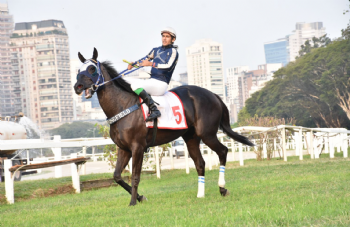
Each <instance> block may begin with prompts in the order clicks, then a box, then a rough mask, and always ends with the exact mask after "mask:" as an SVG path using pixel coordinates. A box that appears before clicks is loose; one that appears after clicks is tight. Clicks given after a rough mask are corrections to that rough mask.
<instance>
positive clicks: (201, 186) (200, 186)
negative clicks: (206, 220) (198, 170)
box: [197, 176, 205, 198]
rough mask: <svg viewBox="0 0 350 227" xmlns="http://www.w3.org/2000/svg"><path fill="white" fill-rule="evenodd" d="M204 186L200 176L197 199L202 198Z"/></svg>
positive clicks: (203, 179) (202, 178) (203, 180)
mask: <svg viewBox="0 0 350 227" xmlns="http://www.w3.org/2000/svg"><path fill="white" fill-rule="evenodd" d="M204 185H205V178H204V177H202V176H198V194H197V197H198V198H204Z"/></svg>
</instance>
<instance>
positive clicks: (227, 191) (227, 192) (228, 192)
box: [223, 189, 230, 197]
mask: <svg viewBox="0 0 350 227" xmlns="http://www.w3.org/2000/svg"><path fill="white" fill-rule="evenodd" d="M229 195H230V191H229V190H227V189H226V194H225V195H223V196H224V197H226V196H229Z"/></svg>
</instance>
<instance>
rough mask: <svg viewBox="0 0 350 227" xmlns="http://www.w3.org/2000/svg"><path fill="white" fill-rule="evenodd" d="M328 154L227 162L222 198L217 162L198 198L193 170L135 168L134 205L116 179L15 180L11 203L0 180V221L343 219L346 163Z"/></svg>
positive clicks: (295, 222)
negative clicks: (85, 185) (137, 198)
mask: <svg viewBox="0 0 350 227" xmlns="http://www.w3.org/2000/svg"><path fill="white" fill-rule="evenodd" d="M336 155H337V157H336V158H335V159H333V160H330V159H329V158H328V157H327V155H323V156H322V157H321V159H318V160H309V157H308V156H304V161H298V158H297V157H288V162H287V163H285V162H283V161H282V160H271V161H261V162H257V161H255V160H246V161H245V166H244V167H239V166H238V163H237V162H235V163H228V165H227V169H226V188H227V189H229V190H230V193H231V195H230V196H229V197H221V196H220V193H219V188H218V186H217V181H218V175H219V173H218V169H215V170H212V171H208V170H207V171H206V185H205V186H206V189H205V192H206V195H205V198H202V199H198V198H196V195H197V174H196V171H195V170H194V169H191V173H190V174H188V175H187V174H185V170H174V171H163V172H162V178H161V179H160V180H158V179H156V177H155V176H153V175H142V179H141V183H140V187H139V192H140V194H143V195H145V196H146V197H147V198H148V202H146V203H142V204H138V205H137V206H135V207H128V204H129V202H130V195H129V194H127V193H126V192H125V191H124V189H122V188H121V187H119V186H118V187H111V188H104V189H98V190H92V191H84V192H82V193H81V194H70V193H72V190H70V189H69V187H67V185H69V184H70V181H71V178H69V177H68V178H61V179H49V180H42V181H24V182H16V183H15V200H16V202H15V204H13V205H6V204H4V201H5V200H4V184H3V183H1V184H0V196H1V201H2V204H0V226H350V183H349V180H350V171H349V170H350V166H349V164H350V162H349V159H344V158H341V156H342V154H341V153H337V154H336ZM110 177H111V175H110V174H99V175H89V176H82V177H81V179H82V180H89V179H100V178H110ZM61 193H68V194H61ZM57 194H58V195H57ZM37 197H38V198H37Z"/></svg>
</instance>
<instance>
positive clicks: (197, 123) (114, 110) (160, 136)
mask: <svg viewBox="0 0 350 227" xmlns="http://www.w3.org/2000/svg"><path fill="white" fill-rule="evenodd" d="M78 57H79V59H80V61H81V62H82V63H83V65H82V67H81V68H80V70H79V73H78V76H77V82H76V83H75V85H74V90H75V93H76V94H78V95H80V94H82V93H83V92H84V91H85V95H86V96H85V97H86V98H91V97H92V95H94V94H95V93H97V97H98V100H99V102H100V106H101V108H102V109H103V111H104V113H105V114H106V116H107V118H112V117H113V116H115V115H116V114H118V113H120V112H122V111H123V110H125V109H127V108H129V107H130V106H132V105H135V104H139V103H140V101H139V98H138V96H137V95H136V94H135V93H134V92H133V91H132V89H131V87H130V84H129V83H127V82H126V81H125V80H124V79H123V78H122V77H120V75H119V74H118V72H117V71H116V70H115V68H114V67H113V66H112V64H111V63H110V62H109V61H104V62H101V63H100V62H99V61H98V60H97V58H98V51H97V50H96V48H94V51H93V56H92V58H91V59H85V58H84V57H83V55H81V54H80V52H79V53H78ZM96 72H99V74H100V75H99V77H100V79H101V81H105V82H104V83H103V85H102V86H98V85H97V86H98V89H96V88H97V86H96V84H95V83H99V82H98V81H99V80H100V79H98V81H97V82H96V79H94V76H96ZM112 80H113V81H112ZM171 91H172V92H174V93H175V94H176V95H177V96H178V97H179V98H180V99H181V100H182V102H183V107H184V112H185V117H186V121H187V126H188V128H187V129H181V130H169V129H158V132H157V134H156V137H155V140H154V143H152V142H153V141H152V134H153V130H155V129H154V128H147V127H146V124H145V120H144V118H143V113H142V111H141V110H140V109H138V110H136V111H134V112H132V113H131V114H129V115H127V116H126V117H124V118H122V119H120V120H119V121H117V122H116V123H114V124H112V125H111V126H110V138H111V139H112V141H113V142H114V143H115V144H116V145H117V146H118V147H119V151H118V159H117V163H116V167H115V171H114V175H113V178H114V180H115V181H116V183H117V184H119V185H120V186H122V187H123V188H124V189H125V190H126V191H127V192H129V193H130V194H131V200H130V204H129V205H130V206H133V205H136V204H137V201H139V202H142V201H145V200H147V198H146V197H145V196H143V195H139V194H138V185H139V182H140V175H141V170H142V161H143V155H144V153H145V152H146V151H147V149H148V148H149V147H150V146H157V145H161V144H165V143H169V142H171V141H173V140H175V139H177V138H179V137H182V138H183V139H184V141H185V143H186V145H187V148H188V152H189V156H190V157H191V158H192V160H193V161H194V164H195V167H196V170H197V173H198V194H197V197H204V194H205V193H204V181H205V180H204V176H205V161H204V159H203V157H202V154H201V152H200V149H199V147H200V142H201V140H202V141H203V142H204V143H205V144H206V145H207V146H208V147H209V148H210V149H212V150H213V151H215V152H216V153H217V155H218V156H219V160H220V172H219V182H218V184H219V192H220V194H221V195H222V196H227V195H229V191H228V190H227V189H226V188H225V178H224V173H225V165H226V158H227V153H228V148H227V147H226V146H224V145H223V144H222V143H220V141H219V140H218V138H217V136H216V134H217V132H218V129H221V130H222V131H223V132H224V133H225V134H226V135H227V136H229V137H230V138H232V139H234V140H236V141H238V142H240V143H242V144H245V145H248V146H254V144H253V143H252V142H250V141H249V140H248V139H247V138H246V137H244V136H242V135H240V134H238V133H236V132H234V131H232V129H231V127H230V122H229V112H228V109H227V107H226V105H225V104H224V102H223V101H222V100H221V98H220V97H219V96H218V95H216V94H214V93H212V92H211V91H209V90H207V89H204V88H201V87H198V86H191V85H186V86H180V87H176V88H174V89H172V90H171ZM131 157H132V178H131V179H132V183H131V186H130V185H129V184H127V183H126V182H124V180H123V179H122V177H121V173H122V171H123V170H124V168H125V167H126V165H127V164H128V162H129V160H130V158H131Z"/></svg>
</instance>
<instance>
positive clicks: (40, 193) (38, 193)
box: [30, 185, 75, 198]
mask: <svg viewBox="0 0 350 227" xmlns="http://www.w3.org/2000/svg"><path fill="white" fill-rule="evenodd" d="M73 193H75V190H74V188H73V186H72V185H65V186H62V187H58V188H50V189H47V190H44V189H42V188H38V189H36V190H35V191H34V192H33V194H32V196H31V197H30V198H44V197H50V196H55V195H62V194H73Z"/></svg>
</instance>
